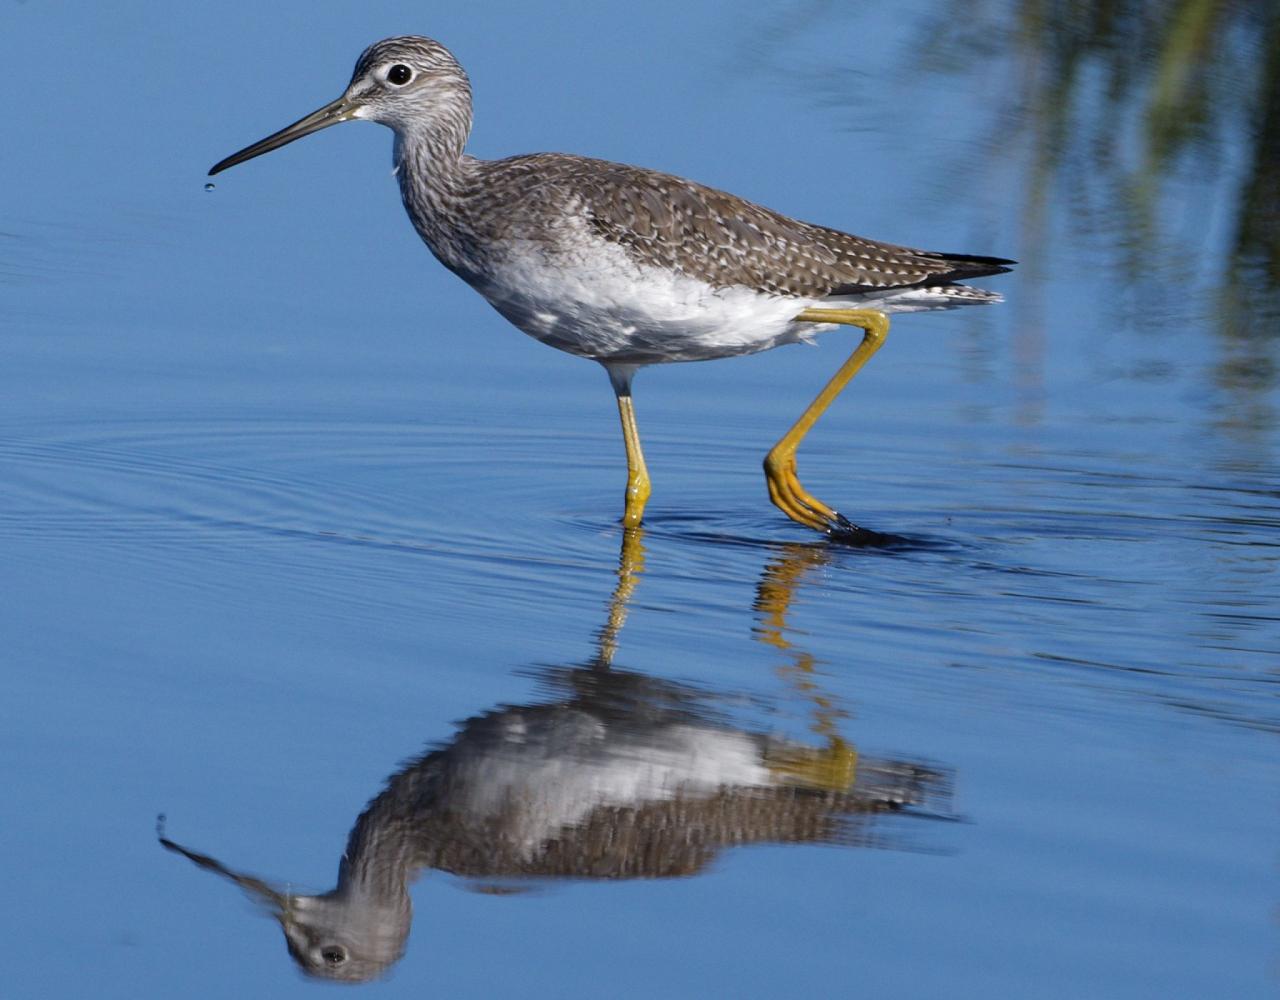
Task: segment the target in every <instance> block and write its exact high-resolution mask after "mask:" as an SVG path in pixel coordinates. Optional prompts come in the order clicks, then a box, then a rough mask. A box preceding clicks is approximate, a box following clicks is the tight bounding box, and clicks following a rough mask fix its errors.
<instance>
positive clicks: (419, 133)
mask: <svg viewBox="0 0 1280 1000" xmlns="http://www.w3.org/2000/svg"><path fill="white" fill-rule="evenodd" d="M470 128H471V119H470V116H469V115H466V116H462V117H458V118H456V120H455V119H445V120H444V121H439V122H434V123H432V126H431V127H430V128H427V127H423V128H415V129H409V130H405V131H397V132H396V143H395V169H396V180H397V181H398V182H399V184H400V197H401V199H402V200H403V201H404V207H405V210H406V211H407V212H408V213H409V218H410V220H412V222H413V228H414V229H416V230H417V231H418V235H419V236H421V237H422V239H423V241H424V242H425V243H426V244H427V246H428V247H430V248H431V252H432V253H434V254H435V255H436V256H437V257H438V258H439V259H440V261H441V262H442V263H443V264H444V265H445V266H446V267H448V268H450V269H451V270H453V271H456V272H458V273H460V274H462V275H463V277H466V276H467V272H468V270H470V269H471V268H472V267H473V264H474V262H473V261H472V260H471V258H470V254H469V252H468V248H469V247H472V246H473V245H474V240H473V239H472V238H471V237H472V232H471V226H470V211H469V207H470V206H469V202H470V199H471V198H472V196H473V195H474V193H475V189H476V173H477V169H476V168H477V167H478V161H477V160H475V159H474V158H473V157H470V156H467V155H466V154H465V153H464V152H463V148H464V147H465V145H466V141H467V135H468V133H469V132H470Z"/></svg>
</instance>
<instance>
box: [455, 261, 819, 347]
mask: <svg viewBox="0 0 1280 1000" xmlns="http://www.w3.org/2000/svg"><path fill="white" fill-rule="evenodd" d="M579 247H580V249H578V250H577V251H575V252H571V253H565V252H564V250H563V249H558V250H557V252H555V253H554V255H550V254H547V253H546V252H545V250H544V249H543V248H542V247H541V246H540V245H538V244H535V243H528V242H526V243H515V244H512V245H511V246H509V247H508V248H507V250H506V252H505V253H504V254H503V259H502V260H501V261H498V262H496V263H495V266H494V267H493V269H492V270H491V272H490V273H489V274H488V275H487V277H486V279H485V281H484V282H483V283H482V284H477V285H476V288H477V290H478V291H479V292H480V294H482V295H483V296H484V297H485V298H486V299H488V301H489V303H490V305H492V306H493V307H494V308H495V309H497V310H498V312H500V313H502V315H503V316H505V317H506V318H507V319H508V320H510V321H511V322H512V323H513V324H515V325H516V326H517V327H519V328H520V329H521V330H523V331H524V332H525V333H527V334H529V335H530V336H531V337H535V338H537V339H538V340H541V341H542V342H543V343H545V344H549V345H551V346H552V347H557V348H559V349H560V350H562V351H568V352H569V353H570V354H578V355H581V356H582V357H587V358H593V359H595V360H597V361H605V362H616V363H619V364H655V363H659V362H664V361H703V360H707V359H710V358H723V357H730V356H733V355H737V354H751V353H753V352H755V351H763V350H766V349H767V348H770V347H776V346H778V345H779V344H791V343H796V342H798V341H804V340H808V339H809V337H810V335H811V334H812V333H814V332H815V329H821V328H815V327H814V325H813V324H811V323H793V322H792V320H793V319H794V318H795V316H796V315H797V314H798V313H799V312H800V311H801V310H802V309H804V308H805V307H806V306H808V305H810V304H811V302H810V301H807V300H803V299H794V298H785V297H782V296H776V295H762V294H760V293H758V292H755V291H752V290H750V289H746V288H722V289H715V288H711V287H709V286H708V285H706V284H705V283H703V282H701V281H697V280H695V279H693V278H690V277H687V276H685V275H682V274H678V273H676V272H674V271H667V270H664V269H662V268H657V267H648V266H645V265H641V264H637V263H636V262H635V261H634V260H633V259H632V258H631V257H630V256H628V254H627V252H626V251H625V250H624V249H623V248H622V247H620V246H617V245H616V244H612V243H608V242H606V241H604V240H601V239H598V238H595V239H591V240H590V241H588V242H584V243H583V244H580V245H579Z"/></svg>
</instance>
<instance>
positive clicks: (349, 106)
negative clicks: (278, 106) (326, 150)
mask: <svg viewBox="0 0 1280 1000" xmlns="http://www.w3.org/2000/svg"><path fill="white" fill-rule="evenodd" d="M355 113H356V105H355V103H353V102H352V101H351V99H350V98H349V97H347V95H346V94H343V95H342V96H341V97H339V98H338V99H337V100H336V101H332V102H330V103H329V104H326V105H325V106H324V107H323V108H321V109H320V110H319V111H313V112H311V114H309V115H307V117H305V118H299V119H298V120H297V121H296V122H294V123H293V124H292V125H289V126H286V127H285V128H282V129H281V130H280V131H279V132H274V133H272V134H271V135H269V136H267V137H266V138H265V139H261V140H259V141H258V142H255V143H254V144H253V145H252V146H246V147H245V148H244V149H242V150H240V152H238V153H232V154H231V155H230V156H228V157H227V158H226V159H225V160H219V161H218V162H217V163H215V164H214V165H213V169H211V170H210V171H209V176H210V177H212V176H213V175H214V174H216V173H220V172H222V171H223V170H226V169H227V168H228V167H234V166H235V165H236V164H237V163H243V162H244V161H245V160H252V159H253V158H254V157H255V156H261V155H262V154H263V153H270V152H271V151H272V150H273V149H279V148H280V147H281V146H287V145H288V144H289V143H291V142H293V140H294V139H301V138H302V137H303V136H304V135H310V134H311V133H312V132H319V131H320V130H321V129H322V128H328V127H329V126H330V125H337V124H338V123H339V122H345V121H350V120H351V119H352V118H354V117H355Z"/></svg>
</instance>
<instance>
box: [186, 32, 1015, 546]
mask: <svg viewBox="0 0 1280 1000" xmlns="http://www.w3.org/2000/svg"><path fill="white" fill-rule="evenodd" d="M357 118H360V119H367V120H369V121H375V122H379V123H381V124H383V125H386V126H388V127H389V128H391V129H392V130H393V131H394V132H395V138H396V142H395V162H396V177H397V178H398V179H399V182H400V193H401V197H402V198H403V200H404V205H405V209H406V211H408V213H409V218H410V219H411V220H412V221H413V225H414V228H415V229H416V230H417V231H418V234H419V235H420V236H421V237H422V239H423V241H424V242H425V243H426V244H427V246H428V247H429V248H430V249H431V252H432V253H433V254H435V256H436V257H437V258H438V259H439V260H440V261H441V262H442V263H443V264H444V265H445V266H446V267H448V268H449V269H450V270H451V271H453V272H454V273H455V274H457V275H458V276H459V277H461V278H462V279H463V280H465V281H466V282H467V283H468V284H470V285H471V286H472V287H473V288H475V289H476V291H478V292H479V293H480V294H481V295H483V296H484V297H485V298H486V299H487V300H488V301H489V303H490V304H491V305H492V306H493V307H494V308H495V309H497V310H498V312H500V313H501V314H502V315H503V316H505V317H506V318H507V319H508V320H510V321H511V322H512V323H513V324H515V326H517V327H518V328H519V329H521V330H523V331H524V332H525V333H527V334H529V335H530V336H532V337H535V338H537V339H538V340H540V341H542V342H543V343H545V344H550V345H551V346H552V347H558V348H559V349H560V350H562V351H568V352H569V353H570V354H577V355H579V356H581V357H585V358H591V359H592V360H594V361H598V362H600V364H602V365H603V366H604V367H605V370H606V371H607V372H608V373H609V379H610V381H611V383H612V385H613V391H614V393H615V395H616V396H617V400H618V411H619V413H620V415H621V418H622V432H623V441H624V443H625V445H626V452H627V489H626V501H625V507H624V514H623V523H624V524H625V525H627V526H629V527H630V526H635V525H637V524H639V523H640V520H641V517H642V516H643V513H644V507H645V503H646V502H647V501H648V499H649V492H650V486H649V474H648V471H647V469H646V467H645V461H644V454H643V452H642V451H641V448H640V436H639V432H638V430H637V428H636V419H635V410H634V409H633V406H632V401H631V381H632V377H633V376H634V375H635V373H636V371H637V370H638V369H639V368H641V367H643V366H645V365H651V364H660V363H664V362H671V361H705V360H709V359H712V358H726V357H732V356H734V355H739V354H752V353H754V352H756V351H764V350H768V349H769V348H771V347H777V346H779V345H781V344H793V343H797V342H801V341H807V340H809V339H810V338H811V337H812V336H813V335H814V334H815V333H821V332H824V331H826V330H831V329H834V327H835V326H836V325H837V324H845V325H849V326H854V327H858V328H860V329H861V330H862V331H863V337H862V340H861V342H860V343H859V345H858V347H857V348H856V349H855V350H854V352H853V354H852V356H851V357H850V358H849V359H848V360H847V361H846V362H845V363H844V364H843V365H841V367H840V368H839V369H838V370H837V371H836V373H835V375H834V376H833V377H832V378H831V381H830V382H828V384H827V385H826V387H825V388H824V389H823V390H822V392H820V393H819V394H818V396H817V398H816V399H814V401H813V402H812V403H811V404H810V405H809V407H808V408H807V409H806V410H805V411H804V413H803V414H801V416H800V419H799V420H797V421H796V422H795V424H794V425H793V426H792V427H791V429H790V430H788V431H787V433H786V434H784V435H783V436H782V438H781V439H780V440H779V441H778V443H777V444H776V445H774V447H773V448H772V450H770V452H769V454H768V455H767V456H766V458H765V461H764V467H765V477H766V480H767V482H768V487H769V495H770V497H771V498H772V500H773V502H774V503H775V504H776V505H777V506H778V507H779V508H781V509H782V511H783V512H784V513H786V514H787V516H788V517H791V518H792V519H793V520H796V521H798V522H800V523H801V524H805V525H808V526H809V527H811V528H815V529H817V530H818V531H822V532H825V533H827V534H830V535H845V536H849V535H852V536H857V535H858V533H859V532H860V529H858V528H857V527H856V526H855V525H854V524H852V523H851V522H850V521H848V520H847V519H846V518H844V517H843V516H841V515H840V514H839V513H837V512H836V511H835V510H834V509H833V508H831V507H829V506H827V505H826V504H825V503H823V502H822V501H821V500H819V499H817V498H816V497H814V496H813V495H811V494H810V493H809V492H808V491H807V490H805V488H804V487H803V486H802V485H801V483H800V480H799V478H798V477H797V475H796V449H797V448H798V447H799V445H800V442H801V441H802V440H803V438H804V436H805V434H807V433H808V431H809V429H810V428H811V427H812V426H813V425H814V424H815V423H816V422H817V420H818V418H819V417H820V416H821V415H822V413H823V411H824V410H826V408H827V406H829V405H830V403H831V401H832V400H833V399H834V398H835V397H836V396H837V395H838V394H839V393H840V391H841V390H842V389H843V388H844V387H845V385H847V384H848V382H849V380H850V379H852V378H853V376H854V375H855V374H857V372H858V371H859V369H861V368H862V366H863V365H864V364H865V363H866V361H867V359H868V358H870V357H871V355H872V354H874V353H875V352H876V351H877V350H878V349H879V347H880V345H881V344H882V343H883V341H884V338H885V335H886V333H887V332H888V329H889V321H888V318H887V316H886V314H887V313H893V312H920V311H928V310H935V309H948V308H951V307H953V306H961V305H981V304H986V303H991V302H999V301H1000V296H999V295H997V294H995V293H994V292H988V291H984V290H982V289H979V288H972V287H969V286H966V285H962V284H960V282H961V281H963V280H965V279H969V278H977V277H982V276H984V275H990V274H999V273H1001V272H1003V271H1007V270H1009V268H1008V267H1007V266H1006V265H1009V264H1012V263H1013V261H1009V260H1004V259H1001V258H998V257H979V256H975V255H972V254H950V253H935V252H933V251H927V250H915V249H911V248H908V247H900V246H894V245H892V244H888V243H879V242H876V241H874V240H867V239H862V238H861V237H858V236H851V235H849V234H847V233H842V232H839V231H838V230H835V229H828V228H826V227H825V226H818V225H814V224H812V223H808V222H800V221H797V220H795V219H790V218H787V217H786V216H784V215H780V214H778V213H777V212H773V211H771V210H769V209H767V208H763V207H761V206H759V205H755V204H752V203H751V202H749V201H745V200H744V199H742V198H738V197H735V196H734V195H731V194H726V193H725V192H723V191H717V190H714V189H713V188H709V187H705V186H703V185H701V184H696V183H694V182H693V181H689V180H685V179H684V178H682V177H674V176H672V175H670V174H663V173H658V172H656V171H653V170H645V169H642V168H639V167H632V166H627V165H625V164H621V163H609V162H606V161H604V160H593V159H588V158H586V157H581V156H571V155H567V154H564V153H535V154H532V155H527V156H513V157H510V158H508V159H504V160H478V159H476V158H474V157H472V156H468V155H467V154H466V153H464V152H463V149H464V146H465V145H466V141H467V137H468V135H469V134H470V131H471V121H472V112H471V84H470V82H469V80H468V79H467V74H466V73H465V72H464V71H463V69H462V67H461V66H460V65H459V64H458V61H457V60H456V59H455V58H454V57H453V55H452V53H450V52H449V50H448V49H446V48H445V47H444V46H443V45H441V44H440V43H439V42H436V41H433V40H432V39H430V38H422V37H417V36H406V37H401V38H387V39H384V40H382V41H380V42H375V43H374V44H373V45H371V46H369V48H367V49H366V50H365V51H364V53H363V54H362V55H361V56H360V58H359V60H358V61H357V62H356V68H355V72H354V73H353V74H352V76H351V82H350V84H348V86H347V89H346V91H345V92H344V93H343V94H342V96H341V97H339V98H338V99H337V100H336V101H333V102H331V103H329V104H326V105H325V106H324V107H323V108H320V109H319V110H318V111H315V112H313V113H311V114H309V115H307V116H306V117H305V118H302V119H300V120H299V121H296V122H294V123H293V124H292V125H290V126H288V127H287V128H284V129H281V130H280V131H279V132H276V133H274V134H273V135H270V136H268V137H267V138H265V139H263V140H261V141H260V142H256V143H254V144H253V145H252V146H248V147H246V148H245V149H242V150H241V151H240V152H238V153H235V154H233V155H231V156H228V157H227V158H226V159H225V160H222V161H221V162H219V163H218V164H216V165H215V166H214V167H213V169H212V170H210V171H209V173H210V174H211V175H212V174H216V173H218V172H219V171H222V170H226V169H227V168H228V167H233V166H235V165H236V164H238V163H243V162H244V161H245V160H248V159H252V158H253V157H255V156H259V155H261V154H262V153H266V152H270V151H271V150H273V149H278V148H279V147H281V146H283V145H285V144H286V143H289V142H292V141H293V140H295V139H300V138H301V137H302V136H304V135H309V134H310V133H312V132H317V131H319V130H320V129H322V128H327V127H328V126H330V125H336V124H337V123H338V122H344V121H350V120H351V119H357Z"/></svg>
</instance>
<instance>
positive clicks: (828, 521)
mask: <svg viewBox="0 0 1280 1000" xmlns="http://www.w3.org/2000/svg"><path fill="white" fill-rule="evenodd" d="M796 321H797V322H801V323H843V324H845V325H847V326H856V327H859V328H860V329H862V330H863V331H864V332H863V336H862V342H861V343H860V344H859V345H858V347H857V349H856V350H855V351H854V352H853V354H852V355H851V356H850V357H849V360H848V361H846V362H845V363H844V364H842V365H841V366H840V368H839V369H838V370H837V371H836V373H835V375H833V376H832V377H831V381H830V382H828V383H827V384H826V386H825V387H824V388H823V390H822V391H821V392H820V393H818V395H817V398H816V399H814V401H813V402H812V403H810V404H809V406H808V409H806V410H805V411H804V413H802V414H801V415H800V419H799V420H797V421H796V422H795V423H794V424H793V425H792V426H791V429H790V430H789V431H787V433H786V434H784V435H782V438H781V439H780V440H779V441H778V443H777V444H775V445H774V446H773V448H772V449H771V450H770V451H769V454H768V455H766V456H765V460H764V475H765V481H766V482H767V483H768V485H769V499H771V500H772V501H773V502H774V504H775V505H776V506H777V507H778V508H779V509H780V510H781V511H782V512H783V513H784V514H786V515H787V517H789V518H791V520H793V521H798V522H799V523H801V524H803V525H806V526H807V527H810V528H813V529H815V530H816V531H821V532H823V533H824V534H828V535H839V534H847V533H852V532H856V531H857V530H858V528H857V527H856V526H855V525H854V524H853V523H852V522H850V521H849V520H847V519H846V518H844V517H842V516H841V515H840V514H839V513H837V512H836V511H835V510H833V509H832V508H831V507H828V506H827V505H826V504H825V503H823V502H822V501H821V500H819V499H818V498H817V497H815V496H813V494H811V493H810V492H809V491H808V490H806V489H805V488H804V487H803V486H802V485H801V484H800V479H799V477H798V476H797V475H796V449H797V448H799V447H800V442H801V441H803V440H804V436H805V435H806V434H808V433H809V431H810V429H812V427H813V425H814V424H816V423H817V422H818V418H819V417H821V416H822V414H823V413H824V412H825V411H826V409H827V407H828V406H830V405H831V401H832V400H833V399H835V398H836V396H838V395H840V392H841V390H843V389H844V387H845V386H846V385H848V384H849V380H850V379H852V378H853V376H855V375H857V374H858V372H859V371H860V370H861V368H862V366H863V365H865V364H866V363H867V359H869V358H870V357H871V355H873V354H875V353H876V351H878V350H879V349H880V345H881V344H883V343H884V339H885V337H886V336H887V335H888V333H889V318H888V317H887V316H886V315H885V314H884V313H882V312H878V311H876V310H874V309H806V310H805V311H804V312H802V313H801V314H800V315H799V316H797V317H796Z"/></svg>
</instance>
